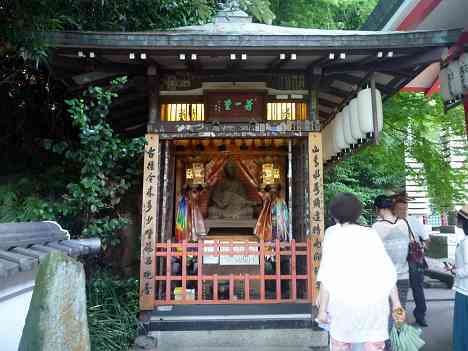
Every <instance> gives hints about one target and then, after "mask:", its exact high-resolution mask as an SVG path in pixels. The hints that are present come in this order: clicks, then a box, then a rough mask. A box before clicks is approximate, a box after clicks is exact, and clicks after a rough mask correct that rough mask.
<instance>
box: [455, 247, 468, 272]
mask: <svg viewBox="0 0 468 351" xmlns="http://www.w3.org/2000/svg"><path fill="white" fill-rule="evenodd" d="M458 250H462V256H463V263H464V266H463V267H455V268H454V269H452V272H453V273H455V275H456V276H457V277H458V278H467V277H468V239H465V240H463V241H462V242H461V243H460V246H459V248H458Z"/></svg>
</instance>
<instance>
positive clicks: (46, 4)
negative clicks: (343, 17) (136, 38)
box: [0, 0, 275, 58]
mask: <svg viewBox="0 0 468 351" xmlns="http://www.w3.org/2000/svg"><path fill="white" fill-rule="evenodd" d="M217 3H218V1H216V0H138V1H128V0H87V1H82V0H6V1H5V3H4V4H2V6H0V38H5V40H6V42H5V43H2V41H1V40H0V48H2V47H3V49H5V47H6V46H10V45H11V46H14V47H17V48H19V47H26V48H28V49H29V50H30V51H31V52H32V53H33V55H34V57H35V58H38V57H43V56H45V55H46V54H47V53H46V52H45V50H44V44H45V43H44V42H43V41H42V40H41V39H40V38H41V36H40V32H43V31H46V30H101V31H148V30H160V29H168V28H174V27H180V26H188V25H193V24H202V23H206V22H208V21H209V20H210V18H211V17H212V16H213V15H214V13H215V12H216V7H217ZM240 5H241V7H242V8H243V9H245V10H246V11H248V12H249V13H250V14H252V15H253V16H254V17H255V18H256V19H257V20H258V21H260V22H265V23H271V21H272V20H273V19H274V17H275V15H274V13H273V12H272V11H271V9H270V0H240ZM0 54H1V51H0Z"/></svg>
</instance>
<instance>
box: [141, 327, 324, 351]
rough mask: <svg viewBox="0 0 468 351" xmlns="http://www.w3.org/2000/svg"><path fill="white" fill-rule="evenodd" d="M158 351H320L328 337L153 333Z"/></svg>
mask: <svg viewBox="0 0 468 351" xmlns="http://www.w3.org/2000/svg"><path fill="white" fill-rule="evenodd" d="M149 335H150V336H152V337H155V338H157V340H158V341H157V343H158V351H160V350H162V351H175V350H187V349H190V350H191V351H192V350H207V349H211V350H243V349H245V350H265V351H266V350H271V351H274V350H282V351H285V350H291V351H293V350H298V351H299V350H309V351H310V350H315V349H314V348H316V349H317V350H318V349H319V348H320V347H326V346H327V345H328V334H327V333H325V332H323V331H315V330H311V329H253V330H191V331H152V332H150V334H149Z"/></svg>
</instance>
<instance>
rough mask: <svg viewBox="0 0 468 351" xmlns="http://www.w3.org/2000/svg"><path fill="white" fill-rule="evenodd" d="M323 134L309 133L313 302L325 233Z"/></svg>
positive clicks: (315, 294)
mask: <svg viewBox="0 0 468 351" xmlns="http://www.w3.org/2000/svg"><path fill="white" fill-rule="evenodd" d="M322 157H323V150H322V134H321V133H319V132H315V133H309V136H308V161H309V215H310V239H311V241H312V267H313V269H312V277H311V279H312V284H313V300H312V301H315V300H316V297H317V284H316V281H317V280H316V277H317V273H318V269H319V266H320V260H321V259H322V240H323V236H324V232H325V217H324V216H325V214H324V206H325V204H324V196H323V193H324V190H323V159H322Z"/></svg>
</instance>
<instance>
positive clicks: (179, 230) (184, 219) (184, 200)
mask: <svg viewBox="0 0 468 351" xmlns="http://www.w3.org/2000/svg"><path fill="white" fill-rule="evenodd" d="M189 213H190V212H189V197H188V196H187V195H181V196H180V197H179V200H178V202H177V214H176V232H175V237H176V240H177V241H178V242H180V241H183V240H187V239H188V238H189V234H190V218H189Z"/></svg>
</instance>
